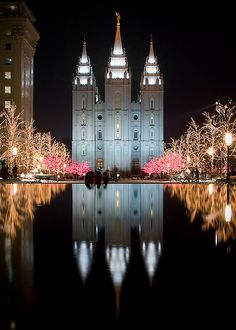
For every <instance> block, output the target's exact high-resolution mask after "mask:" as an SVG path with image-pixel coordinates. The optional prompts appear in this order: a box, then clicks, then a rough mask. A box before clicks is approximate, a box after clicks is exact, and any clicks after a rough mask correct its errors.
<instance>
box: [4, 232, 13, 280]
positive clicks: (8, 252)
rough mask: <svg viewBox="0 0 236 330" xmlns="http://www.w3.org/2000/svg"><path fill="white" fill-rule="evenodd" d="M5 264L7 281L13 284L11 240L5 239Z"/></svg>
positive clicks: (7, 237)
mask: <svg viewBox="0 0 236 330" xmlns="http://www.w3.org/2000/svg"><path fill="white" fill-rule="evenodd" d="M4 243H5V262H6V266H7V275H8V276H7V277H8V278H7V279H8V282H9V283H12V282H13V268H12V257H11V238H10V237H9V236H6V237H5V242H4Z"/></svg>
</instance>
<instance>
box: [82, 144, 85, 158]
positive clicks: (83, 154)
mask: <svg viewBox="0 0 236 330" xmlns="http://www.w3.org/2000/svg"><path fill="white" fill-rule="evenodd" d="M85 154H86V152H85V145H82V148H81V155H82V156H85Z"/></svg>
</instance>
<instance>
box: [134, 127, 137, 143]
mask: <svg viewBox="0 0 236 330" xmlns="http://www.w3.org/2000/svg"><path fill="white" fill-rule="evenodd" d="M134 140H138V131H137V130H136V129H135V130H134Z"/></svg>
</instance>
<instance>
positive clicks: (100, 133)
mask: <svg viewBox="0 0 236 330" xmlns="http://www.w3.org/2000/svg"><path fill="white" fill-rule="evenodd" d="M98 140H102V131H101V130H99V131H98Z"/></svg>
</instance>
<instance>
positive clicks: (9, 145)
mask: <svg viewBox="0 0 236 330" xmlns="http://www.w3.org/2000/svg"><path fill="white" fill-rule="evenodd" d="M0 117H1V118H0V160H1V161H3V160H5V161H6V162H7V164H8V167H9V170H10V171H11V169H12V166H13V164H14V163H17V166H18V172H19V173H22V172H23V173H29V172H31V171H34V172H44V173H45V172H46V173H65V172H66V171H65V169H66V168H67V167H68V166H69V164H71V162H72V161H71V159H70V153H69V150H68V149H67V147H66V145H65V144H64V143H61V142H59V141H57V140H56V139H55V138H53V137H52V136H51V134H50V132H48V133H41V132H38V131H37V129H36V127H35V126H34V122H33V121H30V122H24V121H23V120H22V117H23V112H21V113H18V114H17V112H16V105H15V104H13V105H12V106H11V107H10V108H6V109H4V111H3V112H2V113H1V115H0ZM14 150H15V152H14ZM87 167H88V166H87V164H78V168H80V169H77V172H78V173H84V172H85V171H86V168H87Z"/></svg>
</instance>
